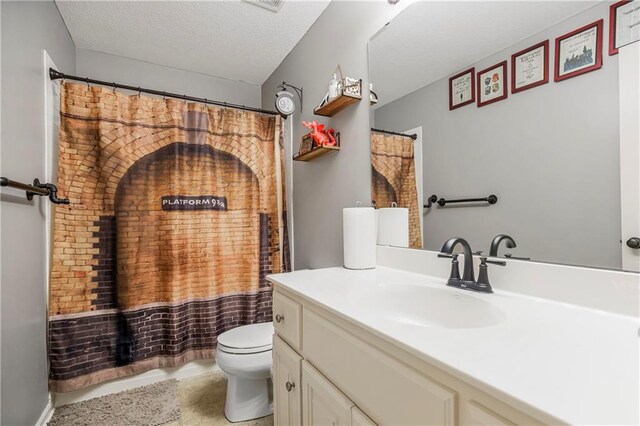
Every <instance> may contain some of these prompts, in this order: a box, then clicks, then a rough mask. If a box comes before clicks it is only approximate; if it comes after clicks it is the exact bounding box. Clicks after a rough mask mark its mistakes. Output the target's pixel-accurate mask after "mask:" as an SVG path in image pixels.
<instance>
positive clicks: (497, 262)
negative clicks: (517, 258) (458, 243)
mask: <svg viewBox="0 0 640 426" xmlns="http://www.w3.org/2000/svg"><path fill="white" fill-rule="evenodd" d="M487 263H490V264H492V265H499V266H506V265H507V262H505V261H504V260H489V259H488V258H487V256H480V265H484V266H486V265H487Z"/></svg>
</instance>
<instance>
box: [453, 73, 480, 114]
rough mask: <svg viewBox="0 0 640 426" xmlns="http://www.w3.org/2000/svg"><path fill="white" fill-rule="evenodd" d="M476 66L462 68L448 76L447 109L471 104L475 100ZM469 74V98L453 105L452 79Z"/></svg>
mask: <svg viewBox="0 0 640 426" xmlns="http://www.w3.org/2000/svg"><path fill="white" fill-rule="evenodd" d="M475 72H476V68H475V67H471V68H469V69H468V70H464V71H462V72H460V73H458V74H456V75H454V76H453V77H450V78H449V111H453V110H454V109H457V108H461V107H463V106H465V105H469V104H472V103H474V102H475V101H476V76H475ZM466 74H471V98H470V99H469V100H468V101H464V102H462V103H459V104H457V105H453V87H452V84H453V80H455V79H457V78H460V77H462V76H463V75H466Z"/></svg>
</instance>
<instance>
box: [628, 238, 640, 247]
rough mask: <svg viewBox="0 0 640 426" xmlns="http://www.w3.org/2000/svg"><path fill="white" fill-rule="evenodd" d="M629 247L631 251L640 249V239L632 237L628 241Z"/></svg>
mask: <svg viewBox="0 0 640 426" xmlns="http://www.w3.org/2000/svg"><path fill="white" fill-rule="evenodd" d="M627 247H629V248H631V249H635V250H637V249H640V238H638V237H631V238H629V239H628V240H627Z"/></svg>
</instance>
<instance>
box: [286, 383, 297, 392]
mask: <svg viewBox="0 0 640 426" xmlns="http://www.w3.org/2000/svg"><path fill="white" fill-rule="evenodd" d="M284 386H285V387H286V388H287V392H291V389H293V388H295V387H296V384H295V383H291V382H287V383H286V384H285V385H284Z"/></svg>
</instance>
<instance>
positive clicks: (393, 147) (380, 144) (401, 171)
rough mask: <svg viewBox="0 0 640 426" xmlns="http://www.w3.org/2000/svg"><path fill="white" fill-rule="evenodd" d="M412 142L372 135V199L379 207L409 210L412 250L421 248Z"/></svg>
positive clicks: (393, 136)
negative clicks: (395, 205) (396, 206)
mask: <svg viewBox="0 0 640 426" xmlns="http://www.w3.org/2000/svg"><path fill="white" fill-rule="evenodd" d="M415 167H416V166H415V161H414V155H413V139H411V138H407V137H403V136H395V135H387V134H383V133H378V132H372V133H371V168H372V170H371V172H372V173H371V198H372V200H374V201H375V202H376V207H378V208H381V207H391V204H392V203H394V202H395V203H396V204H397V205H398V207H406V208H408V209H409V247H412V248H422V232H421V229H420V214H421V209H420V206H419V205H418V192H417V189H416V168H415Z"/></svg>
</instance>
